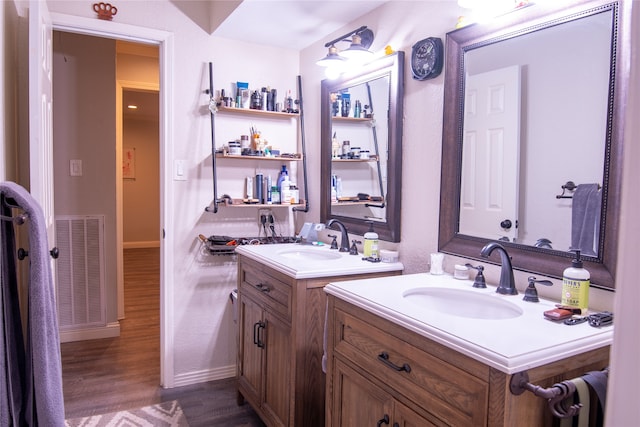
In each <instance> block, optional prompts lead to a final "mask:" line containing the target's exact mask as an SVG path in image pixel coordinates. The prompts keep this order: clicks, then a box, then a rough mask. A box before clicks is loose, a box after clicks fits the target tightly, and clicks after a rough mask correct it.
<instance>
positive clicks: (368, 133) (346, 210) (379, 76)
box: [320, 52, 404, 242]
mask: <svg viewBox="0 0 640 427" xmlns="http://www.w3.org/2000/svg"><path fill="white" fill-rule="evenodd" d="M321 87H322V93H321V102H322V106H321V129H322V130H321V156H322V157H321V179H322V183H321V199H320V200H321V202H320V216H321V220H322V221H323V222H326V221H328V220H329V219H332V218H335V219H338V220H340V221H341V222H342V223H344V225H345V226H346V227H347V229H348V230H349V232H350V233H353V234H359V235H363V234H364V233H365V232H366V231H367V230H368V229H369V223H371V222H372V223H373V226H374V230H375V231H376V232H377V233H378V235H379V237H380V239H382V240H386V241H390V242H399V241H400V200H401V195H400V190H401V179H402V178H401V177H402V170H401V168H402V104H403V97H404V52H396V53H394V54H392V55H387V56H385V57H382V58H380V59H377V60H375V61H373V62H372V63H370V64H367V65H365V66H363V67H360V68H359V69H358V71H357V72H353V73H348V74H343V75H342V76H341V77H339V78H338V79H334V80H329V79H327V80H323V81H322V85H321Z"/></svg>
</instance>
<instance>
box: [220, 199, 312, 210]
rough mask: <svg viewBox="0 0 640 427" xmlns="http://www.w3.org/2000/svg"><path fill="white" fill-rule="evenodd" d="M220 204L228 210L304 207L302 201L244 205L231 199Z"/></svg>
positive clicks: (238, 200)
mask: <svg viewBox="0 0 640 427" xmlns="http://www.w3.org/2000/svg"><path fill="white" fill-rule="evenodd" d="M228 200H229V199H227V201H226V203H224V204H222V205H221V206H226V207H229V208H290V207H296V206H304V200H301V201H300V203H289V204H280V203H274V204H267V203H248V202H247V203H245V202H244V199H231V203H229V202H228Z"/></svg>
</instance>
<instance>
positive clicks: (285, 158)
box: [205, 69, 309, 213]
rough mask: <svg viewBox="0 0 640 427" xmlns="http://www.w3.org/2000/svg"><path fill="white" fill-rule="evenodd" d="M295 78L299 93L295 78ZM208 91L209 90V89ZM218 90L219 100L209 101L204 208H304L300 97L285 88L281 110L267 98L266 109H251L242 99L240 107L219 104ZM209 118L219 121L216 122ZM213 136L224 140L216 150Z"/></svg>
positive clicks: (304, 209)
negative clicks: (208, 186)
mask: <svg viewBox="0 0 640 427" xmlns="http://www.w3.org/2000/svg"><path fill="white" fill-rule="evenodd" d="M210 73H212V71H211V69H210ZM297 80H298V81H297V86H298V96H300V94H301V91H302V83H301V79H300V76H298V79H297ZM238 84H240V82H239V83H238ZM211 86H212V84H211ZM209 93H214V91H213V89H212V88H210V91H209ZM223 93H224V91H223V90H221V91H220V97H219V99H217V100H213V99H212V100H211V103H210V106H209V110H210V112H211V125H212V154H213V155H212V158H213V190H214V191H213V192H214V199H213V203H212V204H211V205H210V206H207V207H206V208H205V210H206V211H207V212H213V213H216V212H218V208H219V207H221V208H227V207H252V208H263V207H264V208H267V207H290V208H292V209H293V210H294V211H304V212H307V211H308V209H309V202H308V199H307V198H306V194H307V173H306V169H307V166H306V156H305V144H304V132H303V127H302V122H303V120H304V115H303V111H302V108H300V107H301V104H302V103H301V99H300V100H299V99H293V98H292V97H291V91H289V96H288V97H286V98H285V102H284V105H285V108H281V107H280V106H279V105H280V104H274V105H273V106H271V103H270V102H269V101H268V100H269V97H268V96H267V104H266V105H267V108H268V109H262V108H253V103H252V104H251V106H252V108H246V106H245V105H244V103H243V108H238V107H236V106H234V105H233V103H231V104H232V105H225V104H226V103H227V101H228V98H226V97H224V96H223ZM267 95H268V94H267ZM300 97H301V96H300ZM214 103H215V106H213V105H214ZM215 122H219V123H218V124H217V126H216V124H215ZM216 136H217V137H218V139H220V138H224V139H223V141H225V142H223V143H221V144H219V145H218V147H217V148H216V143H215V140H216ZM274 141H277V143H274ZM280 166H281V167H282V169H283V170H285V171H286V172H287V178H288V179H287V181H286V184H287V185H286V186H284V187H281V183H280V182H279V180H278V177H279V176H280V175H279V172H281V171H280V170H279V169H280ZM221 171H224V173H221ZM296 184H298V185H299V186H298V185H296ZM272 196H273V199H272V198H271V197H272Z"/></svg>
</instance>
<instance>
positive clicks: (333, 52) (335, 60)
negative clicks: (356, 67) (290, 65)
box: [316, 45, 346, 67]
mask: <svg viewBox="0 0 640 427" xmlns="http://www.w3.org/2000/svg"><path fill="white" fill-rule="evenodd" d="M344 61H346V59H345V58H344V57H342V56H340V55H338V48H337V47H335V46H334V45H331V46H329V53H327V56H325V57H324V58H322V59H320V60H318V61H317V62H316V65H319V66H321V67H332V66H336V65H341V64H342V63H344Z"/></svg>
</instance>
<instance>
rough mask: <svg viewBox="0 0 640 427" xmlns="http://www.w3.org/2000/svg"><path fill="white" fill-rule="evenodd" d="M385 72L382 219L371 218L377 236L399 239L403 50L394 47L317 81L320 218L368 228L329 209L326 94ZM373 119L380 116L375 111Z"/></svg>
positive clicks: (359, 230) (358, 231)
mask: <svg viewBox="0 0 640 427" xmlns="http://www.w3.org/2000/svg"><path fill="white" fill-rule="evenodd" d="M386 75H388V76H389V116H388V117H387V120H388V121H389V140H388V141H387V145H388V161H387V188H386V193H385V201H384V203H385V206H386V211H387V217H386V221H385V222H377V221H376V222H374V228H375V231H376V233H378V236H379V238H380V240H385V241H389V242H399V241H400V208H401V206H400V205H401V200H402V195H401V189H402V126H403V103H404V52H402V51H398V52H395V53H393V54H391V55H387V56H384V57H382V58H379V59H377V60H375V61H373V62H371V63H369V64H366V65H364V66H362V67H360V68H359V69H358V71H357V72H354V73H349V74H343V75H342V76H340V77H339V78H337V79H334V80H329V79H325V80H322V84H321V95H320V101H321V108H320V114H321V120H320V127H321V140H320V179H321V183H320V220H321V221H322V222H324V223H326V222H327V221H328V220H330V219H334V218H335V219H337V220H339V221H340V222H342V223H343V224H344V225H345V226H346V227H347V230H348V231H349V233H352V234H357V235H360V236H363V235H364V233H366V232H367V230H368V229H369V224H368V221H366V220H365V219H360V218H353V217H348V216H343V215H333V214H332V213H331V167H332V163H331V142H332V141H331V139H332V127H331V108H330V107H331V103H330V102H329V100H330V94H331V93H334V92H338V91H339V90H340V89H344V88H348V87H353V86H357V85H359V84H363V83H365V82H367V81H371V80H374V79H377V78H380V77H383V76H386ZM374 118H375V119H376V120H381V119H383V118H384V117H383V116H378V115H376V116H375V117H374Z"/></svg>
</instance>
